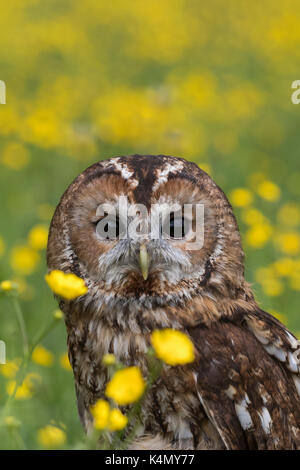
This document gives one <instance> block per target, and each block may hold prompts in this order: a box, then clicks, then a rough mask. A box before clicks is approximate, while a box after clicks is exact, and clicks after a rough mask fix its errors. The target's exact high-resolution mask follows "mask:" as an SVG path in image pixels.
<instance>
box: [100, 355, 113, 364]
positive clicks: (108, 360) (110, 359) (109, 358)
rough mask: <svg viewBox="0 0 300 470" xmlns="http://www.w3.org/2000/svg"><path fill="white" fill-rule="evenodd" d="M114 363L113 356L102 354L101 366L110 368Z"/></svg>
mask: <svg viewBox="0 0 300 470" xmlns="http://www.w3.org/2000/svg"><path fill="white" fill-rule="evenodd" d="M115 363H116V356H115V355H114V354H104V356H103V359H102V364H104V365H105V366H112V365H114V364H115Z"/></svg>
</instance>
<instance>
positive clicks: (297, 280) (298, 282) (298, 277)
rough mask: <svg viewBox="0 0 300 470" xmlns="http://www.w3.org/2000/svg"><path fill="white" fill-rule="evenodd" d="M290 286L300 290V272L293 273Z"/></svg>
mask: <svg viewBox="0 0 300 470" xmlns="http://www.w3.org/2000/svg"><path fill="white" fill-rule="evenodd" d="M290 286H291V288H292V289H293V290H296V291H300V272H299V271H296V272H295V273H293V274H292V275H291V278H290Z"/></svg>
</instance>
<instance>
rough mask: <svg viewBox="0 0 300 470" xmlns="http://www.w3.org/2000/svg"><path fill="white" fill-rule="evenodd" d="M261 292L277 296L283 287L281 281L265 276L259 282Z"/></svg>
mask: <svg viewBox="0 0 300 470" xmlns="http://www.w3.org/2000/svg"><path fill="white" fill-rule="evenodd" d="M261 286H262V290H263V292H264V293H265V294H266V295H268V296H269V297H277V296H278V295H281V294H282V292H283V290H284V287H283V284H282V282H281V281H280V280H279V279H276V278H267V279H264V281H262V282H261Z"/></svg>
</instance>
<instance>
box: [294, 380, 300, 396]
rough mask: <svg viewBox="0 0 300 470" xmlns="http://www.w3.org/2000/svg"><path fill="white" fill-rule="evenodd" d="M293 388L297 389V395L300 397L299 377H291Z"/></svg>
mask: <svg viewBox="0 0 300 470" xmlns="http://www.w3.org/2000/svg"><path fill="white" fill-rule="evenodd" d="M293 379H294V383H295V387H296V389H297V392H298V395H299V396H300V377H299V376H298V375H293Z"/></svg>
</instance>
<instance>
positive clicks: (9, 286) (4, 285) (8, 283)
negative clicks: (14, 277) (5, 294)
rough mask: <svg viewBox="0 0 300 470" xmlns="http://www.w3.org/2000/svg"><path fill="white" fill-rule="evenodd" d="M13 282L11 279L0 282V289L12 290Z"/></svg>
mask: <svg viewBox="0 0 300 470" xmlns="http://www.w3.org/2000/svg"><path fill="white" fill-rule="evenodd" d="M13 288H14V287H13V283H12V282H11V281H2V282H0V289H1V290H4V291H10V290H13Z"/></svg>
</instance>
